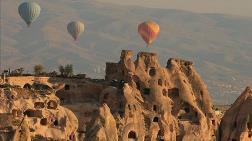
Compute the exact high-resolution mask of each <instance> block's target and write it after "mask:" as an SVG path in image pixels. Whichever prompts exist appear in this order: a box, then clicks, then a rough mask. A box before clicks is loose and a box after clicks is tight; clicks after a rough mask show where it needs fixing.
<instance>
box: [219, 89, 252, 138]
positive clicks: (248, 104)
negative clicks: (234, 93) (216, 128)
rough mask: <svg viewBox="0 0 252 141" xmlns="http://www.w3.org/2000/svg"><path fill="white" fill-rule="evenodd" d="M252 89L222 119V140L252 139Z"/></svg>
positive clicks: (241, 96)
mask: <svg viewBox="0 0 252 141" xmlns="http://www.w3.org/2000/svg"><path fill="white" fill-rule="evenodd" d="M251 108H252V89H251V88H249V87H247V88H246V90H245V91H244V92H243V93H242V94H241V95H240V96H239V97H238V99H237V100H236V101H235V102H234V104H232V106H231V108H230V109H229V110H227V112H226V113H225V115H224V117H223V118H222V121H221V127H220V128H221V141H252V109H251Z"/></svg>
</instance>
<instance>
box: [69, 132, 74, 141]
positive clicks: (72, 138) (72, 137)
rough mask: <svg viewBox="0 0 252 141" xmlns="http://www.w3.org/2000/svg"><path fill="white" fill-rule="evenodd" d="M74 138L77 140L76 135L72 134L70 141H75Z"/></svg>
mask: <svg viewBox="0 0 252 141" xmlns="http://www.w3.org/2000/svg"><path fill="white" fill-rule="evenodd" d="M74 138H75V135H74V133H71V135H70V136H69V140H70V141H73V140H74Z"/></svg>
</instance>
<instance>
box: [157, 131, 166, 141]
mask: <svg viewBox="0 0 252 141" xmlns="http://www.w3.org/2000/svg"><path fill="white" fill-rule="evenodd" d="M157 141H164V131H162V130H159V131H158V134H157Z"/></svg>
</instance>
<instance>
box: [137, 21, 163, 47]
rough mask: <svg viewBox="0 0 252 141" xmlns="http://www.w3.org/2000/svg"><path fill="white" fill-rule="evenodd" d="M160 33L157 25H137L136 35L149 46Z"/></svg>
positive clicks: (149, 23)
mask: <svg viewBox="0 0 252 141" xmlns="http://www.w3.org/2000/svg"><path fill="white" fill-rule="evenodd" d="M159 32H160V28H159V25H158V24H157V23H155V22H153V21H147V22H143V23H141V24H139V25H138V33H139V34H140V35H141V37H142V38H143V40H144V41H145V42H146V44H147V45H150V44H151V43H152V42H153V41H154V40H155V39H156V38H157V36H158V34H159Z"/></svg>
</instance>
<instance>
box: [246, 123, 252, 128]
mask: <svg viewBox="0 0 252 141" xmlns="http://www.w3.org/2000/svg"><path fill="white" fill-rule="evenodd" d="M247 127H248V130H251V129H252V123H251V122H248V123H247Z"/></svg>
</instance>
